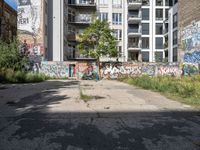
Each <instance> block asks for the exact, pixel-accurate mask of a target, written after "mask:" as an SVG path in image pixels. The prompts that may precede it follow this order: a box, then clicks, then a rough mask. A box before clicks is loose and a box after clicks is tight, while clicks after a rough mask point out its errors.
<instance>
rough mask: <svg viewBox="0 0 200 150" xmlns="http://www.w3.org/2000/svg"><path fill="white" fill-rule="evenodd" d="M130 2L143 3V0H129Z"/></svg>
mask: <svg viewBox="0 0 200 150" xmlns="http://www.w3.org/2000/svg"><path fill="white" fill-rule="evenodd" d="M128 3H129V4H133V3H142V0H129V1H128Z"/></svg>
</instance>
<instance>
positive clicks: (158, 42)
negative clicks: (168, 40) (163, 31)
mask: <svg viewBox="0 0 200 150" xmlns="http://www.w3.org/2000/svg"><path fill="white" fill-rule="evenodd" d="M156 49H163V38H162V37H157V38H156Z"/></svg>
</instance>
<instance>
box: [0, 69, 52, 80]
mask: <svg viewBox="0 0 200 150" xmlns="http://www.w3.org/2000/svg"><path fill="white" fill-rule="evenodd" d="M47 79H49V78H48V77H47V76H45V75H43V74H33V73H27V72H23V71H14V70H12V69H4V70H3V69H1V70H0V83H35V82H42V81H45V80H47Z"/></svg>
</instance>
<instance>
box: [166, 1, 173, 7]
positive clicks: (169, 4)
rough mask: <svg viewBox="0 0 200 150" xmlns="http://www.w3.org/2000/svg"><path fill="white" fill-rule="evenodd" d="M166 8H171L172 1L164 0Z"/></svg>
mask: <svg viewBox="0 0 200 150" xmlns="http://www.w3.org/2000/svg"><path fill="white" fill-rule="evenodd" d="M165 5H166V6H173V0H165Z"/></svg>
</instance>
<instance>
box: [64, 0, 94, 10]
mask: <svg viewBox="0 0 200 150" xmlns="http://www.w3.org/2000/svg"><path fill="white" fill-rule="evenodd" d="M68 6H70V7H74V8H89V9H96V3H95V1H94V0H84V1H75V2H74V3H69V4H68Z"/></svg>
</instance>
